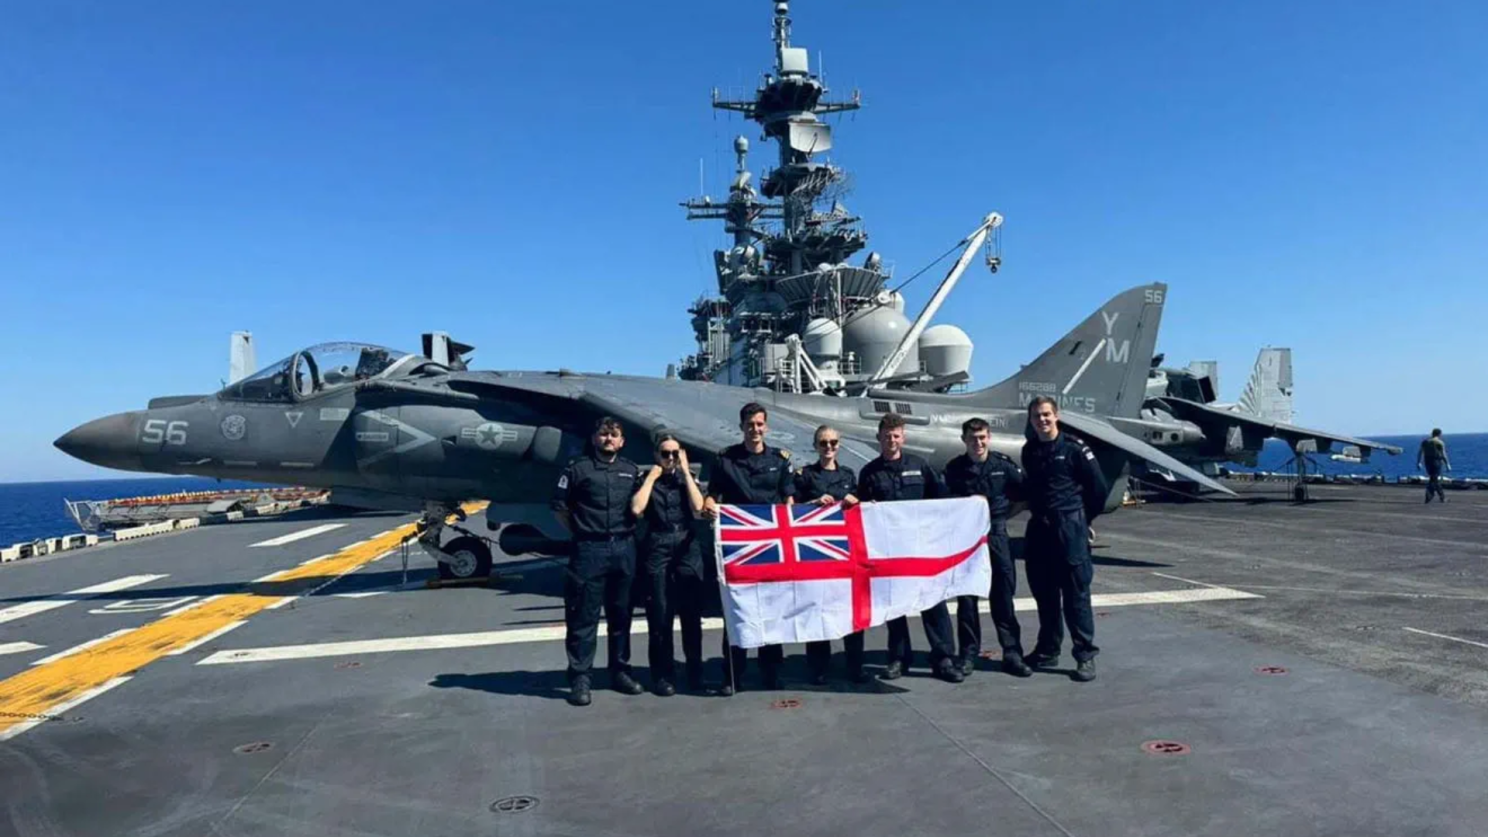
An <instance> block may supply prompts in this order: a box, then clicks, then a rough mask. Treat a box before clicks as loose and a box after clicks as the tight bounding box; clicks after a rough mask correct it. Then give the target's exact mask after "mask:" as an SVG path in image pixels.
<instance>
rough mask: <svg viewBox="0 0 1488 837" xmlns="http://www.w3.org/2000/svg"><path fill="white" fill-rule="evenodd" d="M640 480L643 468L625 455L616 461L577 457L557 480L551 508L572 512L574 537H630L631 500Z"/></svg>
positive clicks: (571, 523) (632, 516)
mask: <svg viewBox="0 0 1488 837" xmlns="http://www.w3.org/2000/svg"><path fill="white" fill-rule="evenodd" d="M640 480H641V469H640V468H639V467H637V466H636V464H635V463H634V462H631V461H630V460H629V459H626V458H625V457H623V456H617V457H615V461H614V462H605V461H604V460H603V459H600V458H599V457H598V456H595V455H594V454H592V453H591V454H588V455H586V456H580V457H576V458H575V459H573V460H572V461H571V462H569V463H568V467H567V468H564V469H563V475H562V476H560V477H559V478H558V486H557V488H555V489H554V491H553V502H552V506H553V508H554V509H556V510H560V511H567V512H568V513H569V515H570V518H569V519H570V525H572V527H573V533H574V534H575V535H579V536H585V535H588V536H600V535H628V534H631V533H632V532H634V531H635V516H634V515H632V514H631V513H630V498H631V495H633V494H635V490H636V488H637V487H638V486H639V485H640Z"/></svg>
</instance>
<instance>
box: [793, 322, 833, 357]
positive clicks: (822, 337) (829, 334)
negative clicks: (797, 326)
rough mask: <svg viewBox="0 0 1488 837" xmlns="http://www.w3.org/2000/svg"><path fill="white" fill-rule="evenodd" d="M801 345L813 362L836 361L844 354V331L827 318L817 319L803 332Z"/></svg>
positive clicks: (808, 324) (807, 325)
mask: <svg viewBox="0 0 1488 837" xmlns="http://www.w3.org/2000/svg"><path fill="white" fill-rule="evenodd" d="M801 344H802V345H803V346H804V347H805V348H806V354H808V355H811V359H812V360H815V361H818V362H819V361H821V360H823V359H825V358H831V359H832V360H836V359H837V357H838V356H839V355H841V354H842V329H841V327H839V326H838V325H837V323H835V322H833V321H832V320H829V319H827V318H826V317H817V318H816V319H814V320H812V321H811V322H809V323H807V324H806V330H805V331H803V332H801Z"/></svg>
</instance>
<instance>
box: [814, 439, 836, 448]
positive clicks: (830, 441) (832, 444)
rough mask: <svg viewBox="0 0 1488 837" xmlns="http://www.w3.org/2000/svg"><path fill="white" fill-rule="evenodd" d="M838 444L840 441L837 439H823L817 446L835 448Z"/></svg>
mask: <svg viewBox="0 0 1488 837" xmlns="http://www.w3.org/2000/svg"><path fill="white" fill-rule="evenodd" d="M837 444H838V442H837V440H836V439H822V440H821V441H819V442H817V443H816V446H817V447H819V448H835V447H837Z"/></svg>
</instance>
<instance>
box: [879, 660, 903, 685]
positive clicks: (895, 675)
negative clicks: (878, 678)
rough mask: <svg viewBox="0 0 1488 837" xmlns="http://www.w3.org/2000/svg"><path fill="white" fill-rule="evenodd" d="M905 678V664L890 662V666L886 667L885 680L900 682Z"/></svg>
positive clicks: (896, 661) (895, 661)
mask: <svg viewBox="0 0 1488 837" xmlns="http://www.w3.org/2000/svg"><path fill="white" fill-rule="evenodd" d="M903 676H904V663H901V662H899V661H898V660H889V664H888V665H887V666H885V667H884V673H883V679H885V680H898V679H899V678H901V677H903Z"/></svg>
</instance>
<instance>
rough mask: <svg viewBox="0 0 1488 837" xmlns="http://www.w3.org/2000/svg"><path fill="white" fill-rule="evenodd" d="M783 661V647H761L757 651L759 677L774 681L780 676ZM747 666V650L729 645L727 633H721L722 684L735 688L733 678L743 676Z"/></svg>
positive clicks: (735, 684)
mask: <svg viewBox="0 0 1488 837" xmlns="http://www.w3.org/2000/svg"><path fill="white" fill-rule="evenodd" d="M784 661H785V646H783V645H761V646H760V649H759V667H760V676H761V677H763V678H764V679H765V680H774V679H775V678H777V677H779V676H780V664H781V663H782V662H784ZM748 664H749V649H748V648H735V647H734V646H732V645H729V641H728V631H724V632H723V682H725V683H727V684H729V685H730V686H735V687H737V683H736V680H735V678H738V677H743V676H744V668H745V666H747V665H748Z"/></svg>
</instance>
